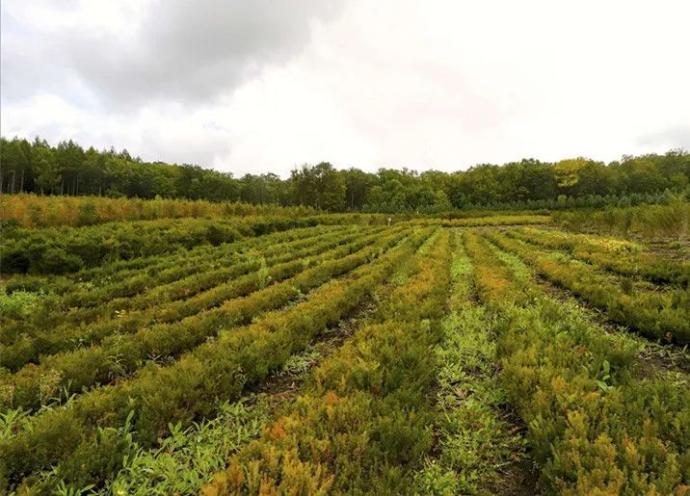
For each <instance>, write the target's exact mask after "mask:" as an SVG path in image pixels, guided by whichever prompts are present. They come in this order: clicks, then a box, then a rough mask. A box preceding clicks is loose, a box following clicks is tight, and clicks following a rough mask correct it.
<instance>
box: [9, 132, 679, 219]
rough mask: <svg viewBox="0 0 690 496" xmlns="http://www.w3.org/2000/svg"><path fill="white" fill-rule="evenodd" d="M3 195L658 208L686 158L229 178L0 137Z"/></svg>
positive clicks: (306, 169) (397, 208) (352, 206)
mask: <svg viewBox="0 0 690 496" xmlns="http://www.w3.org/2000/svg"><path fill="white" fill-rule="evenodd" d="M0 163H1V165H2V167H0V186H1V190H2V192H3V193H20V192H28V193H37V194H48V195H56V194H60V195H71V196H76V195H96V196H110V197H121V196H124V197H137V198H156V197H161V198H185V199H190V200H209V201H216V202H217V201H232V202H243V203H250V204H260V205H263V204H274V205H282V206H291V205H304V206H309V207H313V208H317V209H322V210H327V211H338V212H341V211H368V212H403V211H417V212H420V213H435V212H445V211H449V210H451V209H482V208H487V209H543V208H545V209H558V208H573V207H600V206H605V205H615V206H621V207H626V206H634V205H639V204H644V203H665V202H666V201H667V200H668V199H670V198H672V197H673V196H674V194H678V193H681V194H687V192H688V191H689V188H690V154H689V153H688V152H685V151H671V152H668V153H666V154H664V155H656V154H651V155H641V156H626V157H624V158H623V159H622V160H620V161H614V162H611V163H608V164H606V163H603V162H597V161H594V160H589V159H586V158H576V159H568V160H562V161H559V162H555V163H549V162H541V161H538V160H533V159H529V160H522V161H520V162H511V163H508V164H504V165H501V166H499V165H492V164H482V165H478V166H475V167H472V168H470V169H469V170H467V171H458V172H453V173H445V172H439V171H427V172H423V173H421V174H419V173H417V172H416V171H412V170H408V169H402V170H394V169H379V171H378V172H376V173H367V172H363V171H361V170H359V169H356V168H350V169H347V170H336V169H335V168H334V167H333V166H332V165H331V164H329V163H328V162H322V163H320V164H318V165H314V166H309V165H305V166H302V167H299V168H296V169H294V170H293V171H292V174H291V175H290V177H289V178H287V179H282V178H280V177H279V176H277V175H275V174H272V173H268V174H260V175H254V174H246V175H244V176H242V177H241V178H235V177H233V175H232V174H231V173H222V172H218V171H215V170H209V169H204V168H201V167H199V166H195V165H187V164H184V165H174V164H173V165H171V164H166V163H162V162H144V161H142V160H141V159H139V158H137V157H132V156H131V155H130V154H129V153H128V152H127V151H126V150H123V151H121V152H117V151H115V150H114V149H110V150H104V151H99V150H96V149H94V148H88V149H84V148H82V147H81V146H79V145H78V144H76V143H74V142H73V141H62V142H60V143H58V144H57V146H51V145H49V144H48V143H47V142H46V141H45V140H41V139H39V138H36V139H35V140H34V141H33V142H29V141H27V140H25V139H19V138H14V139H11V140H8V139H6V138H0Z"/></svg>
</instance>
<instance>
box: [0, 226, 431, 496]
mask: <svg viewBox="0 0 690 496" xmlns="http://www.w3.org/2000/svg"><path fill="white" fill-rule="evenodd" d="M427 236H428V233H427V232H419V233H415V234H414V235H412V236H410V237H408V238H407V239H406V240H405V241H403V242H402V243H401V244H399V245H398V246H397V247H395V248H393V249H392V250H390V251H388V252H386V253H385V254H382V255H381V256H380V257H379V258H378V259H377V260H375V261H373V262H372V263H368V264H366V265H364V266H362V267H360V268H358V269H355V270H354V271H353V272H351V273H350V274H349V275H348V276H347V277H345V278H343V279H339V280H336V281H333V282H331V283H329V284H326V285H325V286H322V287H321V288H319V289H318V290H315V291H313V292H312V293H311V294H310V295H309V297H308V298H307V299H306V300H304V301H303V302H301V303H299V304H296V305H294V306H291V307H289V308H287V309H285V310H282V311H278V312H274V313H269V314H267V315H266V316H264V318H262V319H261V320H259V321H257V322H255V323H253V324H251V325H249V326H247V327H245V328H242V329H237V330H233V331H232V332H229V333H223V332H221V333H220V334H219V336H218V338H217V339H216V340H213V341H211V342H208V343H205V344H203V345H201V346H199V347H197V348H195V349H194V350H193V351H192V352H189V353H186V354H184V355H183V356H181V357H180V359H179V360H177V361H176V362H175V363H174V364H173V365H171V366H168V367H161V366H157V365H153V364H151V365H149V366H147V367H145V368H144V369H142V370H141V371H140V372H139V373H137V375H136V376H135V377H133V378H132V379H130V380H126V381H122V382H119V383H118V384H117V385H114V386H106V387H102V388H98V389H95V390H93V391H91V392H88V393H85V394H82V395H80V396H79V397H77V398H76V399H74V400H72V401H70V402H69V403H68V404H67V405H65V406H64V407H60V408H53V409H47V410H44V411H42V412H41V413H40V414H38V415H37V416H34V417H31V418H30V420H29V421H28V422H27V423H25V424H22V425H21V426H19V427H18V428H17V429H16V432H15V433H13V434H10V435H9V436H6V437H4V438H3V439H1V440H0V453H2V458H1V459H0V481H1V482H2V484H1V485H0V487H4V488H7V487H9V488H12V487H17V485H18V484H22V480H23V479H24V478H26V477H29V476H30V475H31V474H32V473H36V472H37V471H39V470H41V469H45V468H48V467H50V466H55V465H57V466H56V468H55V470H56V472H57V474H58V475H59V476H60V477H62V478H64V479H66V480H68V481H70V482H71V483H73V484H74V485H76V486H83V485H86V484H88V483H90V482H93V483H96V484H99V483H102V481H103V480H105V479H106V478H108V477H109V476H111V475H112V474H113V473H114V472H116V471H117V470H118V468H119V467H120V466H121V464H122V460H123V457H124V456H125V455H126V452H124V451H123V450H126V447H127V446H128V444H127V443H126V436H123V432H124V431H123V429H124V428H125V427H127V428H128V429H129V431H128V432H129V433H128V434H127V435H128V436H131V438H132V439H136V441H137V442H138V443H140V444H142V445H143V446H152V445H154V444H155V442H156V440H157V439H159V438H160V437H161V436H164V435H165V434H166V432H167V431H168V426H169V425H170V424H171V422H180V423H181V424H182V426H185V425H189V424H190V423H191V422H192V421H194V420H198V419H200V418H205V417H208V416H211V415H213V413H214V411H215V408H216V406H217V405H218V404H219V400H232V399H237V398H239V397H240V396H241V394H242V393H243V391H244V390H245V389H246V388H247V387H249V386H251V385H255V384H257V383H259V382H261V381H262V380H264V379H265V378H266V376H267V375H268V374H269V373H270V372H271V371H272V370H275V369H276V368H278V367H280V366H282V365H283V364H284V363H285V361H286V360H287V359H288V358H289V357H290V356H291V355H292V354H294V353H296V352H299V351H301V350H303V349H304V348H305V347H306V346H307V345H308V343H310V342H311V341H312V340H313V339H314V338H315V337H316V336H318V335H319V333H321V332H322V331H323V330H324V329H325V328H327V327H328V326H331V325H334V324H335V323H337V322H338V321H339V320H340V319H341V318H343V317H344V316H345V315H347V314H348V313H349V312H351V311H352V310H353V309H354V308H356V307H357V306H358V305H359V304H360V303H361V302H363V301H364V299H365V298H367V297H368V296H370V295H371V294H372V291H373V290H374V289H375V288H376V286H377V285H378V284H379V283H380V282H381V281H382V280H383V279H384V278H385V277H387V276H388V275H389V274H390V273H391V272H392V270H393V269H394V267H396V266H398V265H399V264H400V263H401V261H402V260H404V259H405V258H407V257H408V256H409V255H410V253H411V252H412V251H413V250H415V249H416V247H417V246H418V245H419V244H420V243H421V242H422V241H423V240H424V238H426V237H427ZM315 276H316V277H318V275H316V274H315ZM31 482H32V481H31V479H30V477H29V479H28V480H25V481H24V485H30V484H31Z"/></svg>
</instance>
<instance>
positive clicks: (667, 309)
mask: <svg viewBox="0 0 690 496" xmlns="http://www.w3.org/2000/svg"><path fill="white" fill-rule="evenodd" d="M487 237H489V238H490V239H491V240H492V241H493V242H495V243H496V244H497V245H498V246H500V247H501V248H503V249H506V250H508V251H511V252H513V253H516V254H518V255H519V256H520V257H521V258H522V259H523V260H525V261H526V262H528V263H529V264H530V265H532V266H533V267H534V268H535V270H536V271H537V272H538V273H539V274H540V275H541V276H543V277H545V278H547V279H548V280H549V281H551V282H553V283H555V284H557V285H558V286H561V287H563V288H565V289H567V290H569V291H571V292H572V293H573V294H575V295H576V296H579V297H580V298H582V299H584V300H585V301H587V302H588V303H589V304H591V305H593V306H595V307H597V308H600V309H602V310H604V311H605V312H606V316H607V318H608V319H610V320H611V321H613V322H616V323H619V324H623V325H625V326H627V327H629V328H630V329H631V330H633V331H637V332H639V333H640V334H642V335H644V336H646V337H649V338H652V339H661V340H664V341H668V342H674V343H678V344H687V343H690V290H688V289H676V290H672V291H671V290H669V291H663V292H662V291H651V290H645V289H638V288H636V287H635V286H634V284H633V283H632V282H631V281H629V280H628V279H626V278H625V277H620V278H617V277H615V276H611V275H610V274H607V273H605V272H602V271H600V270H597V269H596V268H595V267H592V266H591V265H587V264H584V263H582V262H578V261H575V260H572V259H568V258H565V257H563V256H560V254H559V253H555V254H554V253H550V252H547V251H544V250H541V249H539V248H537V247H535V246H534V245H528V244H525V243H524V242H522V241H519V240H516V239H512V238H509V237H507V236H505V235H501V234H498V233H489V234H487Z"/></svg>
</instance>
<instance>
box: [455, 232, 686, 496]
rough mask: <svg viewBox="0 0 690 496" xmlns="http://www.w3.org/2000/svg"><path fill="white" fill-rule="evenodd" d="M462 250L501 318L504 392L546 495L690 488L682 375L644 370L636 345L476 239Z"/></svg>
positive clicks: (484, 296)
mask: <svg viewBox="0 0 690 496" xmlns="http://www.w3.org/2000/svg"><path fill="white" fill-rule="evenodd" d="M466 248H467V250H468V253H469V254H470V255H471V257H472V259H473V263H474V265H475V269H476V270H475V280H476V284H477V286H478V287H479V288H482V289H481V291H480V296H481V299H482V301H483V302H484V303H485V304H486V305H488V307H489V308H490V309H491V310H492V311H493V312H494V313H495V314H496V315H498V316H499V317H500V318H499V325H498V330H499V333H498V356H499V358H500V360H501V368H502V375H501V377H502V383H503V384H504V386H505V387H506V389H507V391H508V393H509V399H510V401H511V403H512V404H513V405H514V406H515V407H516V408H517V411H518V412H519V414H520V416H521V417H522V418H523V420H524V421H525V423H526V424H527V426H528V431H529V435H528V440H529V443H530V446H531V453H532V456H533V457H534V459H535V461H536V462H537V463H538V464H539V465H540V466H541V469H542V472H541V479H542V480H541V482H542V484H543V485H544V486H545V488H546V489H547V492H549V493H557V494H566V495H567V494H573V495H574V494H683V491H686V490H687V486H688V484H689V483H690V387H688V386H689V385H690V384H689V383H688V378H687V376H684V375H682V374H681V375H680V376H679V375H677V374H674V373H671V372H664V373H658V374H650V373H649V371H646V372H643V371H641V370H640V369H641V367H644V366H645V365H644V364H643V363H641V362H640V361H639V360H638V359H637V351H638V344H637V343H636V342H634V341H633V340H632V339H630V338H629V337H627V336H626V335H625V334H607V333H606V332H605V331H604V330H603V329H602V328H600V327H599V326H597V325H595V324H593V323H592V322H591V321H590V320H589V319H588V318H587V317H586V315H585V314H584V313H583V312H582V310H581V308H579V307H578V306H576V305H574V304H572V303H568V302H563V301H559V300H555V299H553V298H550V297H548V296H547V295H545V294H544V293H543V292H542V291H541V290H540V289H539V288H538V287H537V286H536V285H535V284H534V283H533V282H532V281H531V279H530V278H529V277H525V276H524V274H529V271H528V270H526V269H525V267H524V266H523V265H521V264H522V262H520V261H519V259H518V258H517V257H514V256H511V255H508V254H505V253H503V252H501V253H502V255H501V256H502V259H499V258H498V256H499V253H498V252H497V250H496V249H495V248H492V247H491V246H490V245H489V243H487V242H486V241H484V240H482V239H479V238H478V237H477V236H476V235H474V234H469V235H468V237H467V240H466ZM486 275H490V276H491V277H490V278H489V279H488V280H484V276H486ZM674 491H675V492H674Z"/></svg>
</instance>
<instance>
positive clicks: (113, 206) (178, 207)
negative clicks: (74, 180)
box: [0, 194, 316, 227]
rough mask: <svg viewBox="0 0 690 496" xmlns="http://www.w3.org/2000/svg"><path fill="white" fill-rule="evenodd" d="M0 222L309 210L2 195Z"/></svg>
mask: <svg viewBox="0 0 690 496" xmlns="http://www.w3.org/2000/svg"><path fill="white" fill-rule="evenodd" d="M0 211H1V212H2V215H1V216H0V220H3V221H7V220H13V221H15V222H17V223H18V224H20V225H22V226H25V227H46V226H56V225H69V226H85V225H92V224H100V223H103V222H113V221H121V220H152V219H168V218H185V217H215V218H218V217H235V216H248V215H260V216H271V217H273V216H281V217H305V216H308V215H314V214H315V213H316V211H315V210H314V209H312V208H310V207H303V206H297V207H281V206H279V205H251V204H247V203H231V202H223V203H216V202H209V201H204V200H183V199H163V198H157V199H154V200H143V199H140V198H108V197H102V196H43V195H35V194H16V195H2V209H0Z"/></svg>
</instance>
